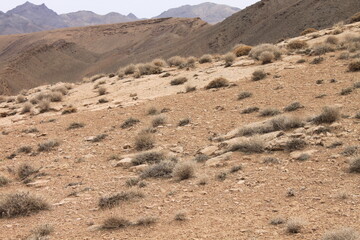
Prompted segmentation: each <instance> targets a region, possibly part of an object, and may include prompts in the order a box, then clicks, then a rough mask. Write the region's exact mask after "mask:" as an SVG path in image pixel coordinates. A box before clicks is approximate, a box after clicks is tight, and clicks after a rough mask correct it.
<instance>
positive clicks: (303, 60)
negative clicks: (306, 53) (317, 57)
mask: <svg viewBox="0 0 360 240" xmlns="http://www.w3.org/2000/svg"><path fill="white" fill-rule="evenodd" d="M304 62H306V60H305V59H299V60H297V61H296V63H299V64H300V63H304Z"/></svg>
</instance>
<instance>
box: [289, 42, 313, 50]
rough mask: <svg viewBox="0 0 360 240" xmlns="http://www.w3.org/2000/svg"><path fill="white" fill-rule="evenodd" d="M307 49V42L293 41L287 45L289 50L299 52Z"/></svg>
mask: <svg viewBox="0 0 360 240" xmlns="http://www.w3.org/2000/svg"><path fill="white" fill-rule="evenodd" d="M307 47H308V44H307V42H305V41H302V40H293V41H291V42H289V43H288V44H287V48H288V49H291V50H298V49H302V48H307Z"/></svg>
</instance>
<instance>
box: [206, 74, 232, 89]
mask: <svg viewBox="0 0 360 240" xmlns="http://www.w3.org/2000/svg"><path fill="white" fill-rule="evenodd" d="M227 86H229V81H228V80H227V79H225V78H222V77H220V78H216V79H214V80H212V81H211V82H210V83H209V84H208V85H207V86H205V89H212V88H223V87H227Z"/></svg>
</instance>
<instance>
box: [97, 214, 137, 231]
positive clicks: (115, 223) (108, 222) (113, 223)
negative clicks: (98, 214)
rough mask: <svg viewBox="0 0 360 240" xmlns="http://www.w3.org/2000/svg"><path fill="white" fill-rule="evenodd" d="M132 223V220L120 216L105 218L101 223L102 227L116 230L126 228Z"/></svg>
mask: <svg viewBox="0 0 360 240" xmlns="http://www.w3.org/2000/svg"><path fill="white" fill-rule="evenodd" d="M130 225H131V222H130V221H129V220H127V219H124V218H119V217H109V218H107V219H105V221H104V222H103V224H102V225H101V229H104V230H115V229H121V228H126V227H128V226H130Z"/></svg>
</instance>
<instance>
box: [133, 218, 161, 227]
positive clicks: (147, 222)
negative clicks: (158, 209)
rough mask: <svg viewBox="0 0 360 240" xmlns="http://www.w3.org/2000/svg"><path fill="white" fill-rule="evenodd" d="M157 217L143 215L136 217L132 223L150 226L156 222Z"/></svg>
mask: <svg viewBox="0 0 360 240" xmlns="http://www.w3.org/2000/svg"><path fill="white" fill-rule="evenodd" d="M156 221H157V219H156V218H154V217H143V218H140V219H138V220H137V221H136V222H135V223H134V224H133V225H135V226H150V225H152V224H154V223H156Z"/></svg>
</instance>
